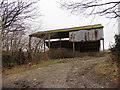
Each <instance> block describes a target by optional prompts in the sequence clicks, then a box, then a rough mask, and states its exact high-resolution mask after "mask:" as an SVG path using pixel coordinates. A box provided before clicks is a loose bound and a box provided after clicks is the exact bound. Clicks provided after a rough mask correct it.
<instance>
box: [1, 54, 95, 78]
mask: <svg viewBox="0 0 120 90" xmlns="http://www.w3.org/2000/svg"><path fill="white" fill-rule="evenodd" d="M94 58H95V57H90V56H86V57H82V58H66V59H50V60H48V61H45V60H42V61H41V62H36V63H28V64H25V65H21V66H16V67H14V68H12V69H5V68H3V76H6V75H9V74H15V73H19V72H24V71H27V70H31V69H35V68H38V67H43V66H48V65H51V64H55V63H61V62H64V61H66V62H67V61H75V60H87V59H94Z"/></svg>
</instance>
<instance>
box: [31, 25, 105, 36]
mask: <svg viewBox="0 0 120 90" xmlns="http://www.w3.org/2000/svg"><path fill="white" fill-rule="evenodd" d="M92 28H103V26H102V24H96V25H87V26H79V27H72V28H64V29H54V30H48V31H39V32H36V33H33V34H31V35H29V36H36V35H40V34H47V33H55V32H66V31H75V30H84V29H92Z"/></svg>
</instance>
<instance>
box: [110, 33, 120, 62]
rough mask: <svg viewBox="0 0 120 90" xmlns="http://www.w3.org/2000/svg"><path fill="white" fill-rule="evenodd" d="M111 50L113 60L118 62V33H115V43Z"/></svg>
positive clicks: (119, 37) (119, 47)
mask: <svg viewBox="0 0 120 90" xmlns="http://www.w3.org/2000/svg"><path fill="white" fill-rule="evenodd" d="M111 52H112V54H113V55H114V56H115V59H114V61H115V62H117V63H119V62H120V34H119V35H115V45H113V46H112V48H111Z"/></svg>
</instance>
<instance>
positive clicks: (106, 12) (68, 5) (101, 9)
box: [61, 0, 120, 18]
mask: <svg viewBox="0 0 120 90" xmlns="http://www.w3.org/2000/svg"><path fill="white" fill-rule="evenodd" d="M119 4H120V1H119V0H117V1H115V0H114V1H111V0H108V1H107V0H80V1H78V2H61V5H62V7H63V8H65V9H67V10H70V11H71V12H72V13H75V12H79V13H84V14H86V15H96V14H98V15H100V16H106V17H108V18H117V17H120V15H119V12H120V11H119V10H118V5H119Z"/></svg>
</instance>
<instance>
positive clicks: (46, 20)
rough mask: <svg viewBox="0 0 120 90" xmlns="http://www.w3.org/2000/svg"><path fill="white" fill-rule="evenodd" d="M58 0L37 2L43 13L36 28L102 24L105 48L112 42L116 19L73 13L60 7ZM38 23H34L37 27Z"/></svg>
mask: <svg viewBox="0 0 120 90" xmlns="http://www.w3.org/2000/svg"><path fill="white" fill-rule="evenodd" d="M57 1H60V0H40V2H39V3H38V6H39V10H40V12H41V14H42V15H43V16H42V17H40V19H41V20H42V27H41V28H40V29H39V30H38V31H40V30H53V29H60V28H70V27H77V26H85V25H93V24H102V25H103V26H104V38H105V49H108V48H109V45H110V44H112V43H113V42H114V35H115V34H117V33H118V29H117V25H118V24H117V22H116V21H117V20H116V19H112V20H111V21H110V19H107V18H105V17H99V16H97V17H95V18H94V17H93V16H90V17H85V16H83V15H81V14H79V15H73V14H71V13H70V12H68V11H66V10H63V9H61V8H60V4H59V3H57ZM38 25H40V24H36V26H37V27H38Z"/></svg>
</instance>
